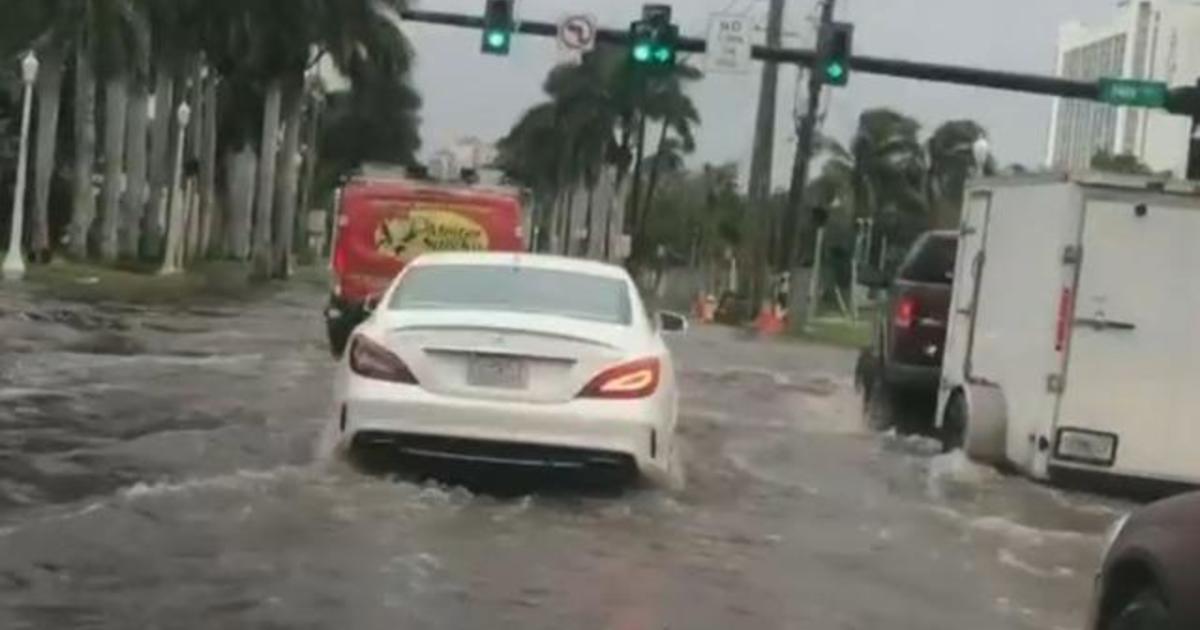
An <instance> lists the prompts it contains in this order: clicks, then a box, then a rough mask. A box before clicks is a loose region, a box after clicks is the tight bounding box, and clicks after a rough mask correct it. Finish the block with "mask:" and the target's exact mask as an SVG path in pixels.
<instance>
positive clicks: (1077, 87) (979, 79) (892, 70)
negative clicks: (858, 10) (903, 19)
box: [400, 9, 1200, 114]
mask: <svg viewBox="0 0 1200 630" xmlns="http://www.w3.org/2000/svg"><path fill="white" fill-rule="evenodd" d="M400 15H401V18H402V19H404V20H406V21H410V22H423V23H427V24H440V25H443V26H456V27H461V28H476V29H478V28H483V19H482V18H480V17H478V16H470V15H462V14H457V13H447V12H443V11H422V10H415V9H412V10H406V11H402V12H401V14H400ZM515 30H516V32H518V33H524V34H526V35H540V36H544V37H555V36H557V34H558V25H557V24H553V23H550V22H537V21H523V20H517V25H516V29H515ZM596 40H597V41H598V42H600V43H606V44H618V45H626V44H628V43H629V32H628V31H626V30H616V29H605V28H602V29H599V30H598V31H597V33H596ZM677 49H678V50H679V51H680V52H691V53H704V52H705V51H706V50H707V44H706V42H705V41H704V40H702V39H697V38H694V37H680V38H679V40H678V46H677ZM752 55H753V57H754V58H755V59H758V60H760V61H774V62H777V63H794V64H800V65H803V66H807V67H810V68H811V67H812V66H813V65H814V64H815V63H816V61H817V53H816V51H814V50H812V49H805V48H770V47H767V46H755V47H754V48H753V51H752ZM849 65H850V68H851V69H852V70H853V71H854V72H865V73H867V74H878V75H883V76H891V77H901V78H907V79H921V80H925V81H937V82H941V83H952V84H955V85H970V86H975V87H986V88H995V89H998V90H1008V91H1015V92H1025V93H1028V94H1043V95H1047V96H1060V97H1064V98H1078V99H1085V100H1092V101H1095V100H1099V96H1100V87H1099V84H1098V83H1095V82H1088V81H1076V80H1073V79H1063V78H1060V77H1051V76H1045V75H1035V74H1022V73H1018V72H1005V71H999V70H985V69H982V68H970V67H966V66H951V65H944V64H934V63H924V62H919V61H905V60H901V59H887V58H883V57H866V56H853V57H851V58H850V64H849ZM1195 89H1196V88H1177V89H1175V90H1172V98H1171V99H1170V100H1169V101H1168V105H1167V110H1168V111H1170V112H1172V113H1178V114H1191V113H1192V112H1193V111H1196V109H1195V108H1196V107H1200V98H1194V97H1190V93H1184V92H1181V90H1192V91H1194V90H1195Z"/></svg>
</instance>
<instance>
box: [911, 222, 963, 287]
mask: <svg viewBox="0 0 1200 630" xmlns="http://www.w3.org/2000/svg"><path fill="white" fill-rule="evenodd" d="M957 254H958V239H957V238H955V237H953V236H938V235H933V234H926V235H924V236H922V237H921V238H919V239H917V242H916V243H915V244H913V246H912V249H911V250H909V252H908V256H905V258H904V262H903V263H901V264H900V272H899V274H898V275H899V277H900V279H901V280H907V281H909V282H925V283H932V284H950V283H952V282H954V258H955V256H956V255H957Z"/></svg>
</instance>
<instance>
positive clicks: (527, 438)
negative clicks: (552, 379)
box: [341, 376, 674, 474]
mask: <svg viewBox="0 0 1200 630" xmlns="http://www.w3.org/2000/svg"><path fill="white" fill-rule="evenodd" d="M344 389H345V395H344V396H343V397H342V400H341V403H342V405H343V408H344V409H345V426H344V428H343V430H342V434H341V444H342V446H343V448H351V447H353V446H356V445H360V444H362V443H363V441H376V442H377V441H380V440H383V441H393V442H395V443H396V444H398V445H399V446H400V447H402V449H403V448H408V447H405V446H404V444H405V443H406V442H407V443H408V444H410V445H415V446H411V449H410V450H422V451H426V452H425V453H414V454H417V455H427V456H432V457H440V458H453V456H454V455H455V454H459V455H461V459H463V460H466V461H472V460H475V461H484V460H499V461H494V462H492V463H505V461H503V460H511V461H509V462H508V463H512V464H515V465H530V464H531V463H532V462H534V461H536V460H539V459H540V460H543V461H544V462H545V463H546V464H547V465H550V466H558V465H561V466H563V467H565V466H568V465H571V463H572V462H578V461H585V462H597V463H601V462H603V463H610V464H611V463H614V462H618V460H619V461H624V462H631V463H632V465H633V466H635V467H636V469H637V470H638V471H639V472H642V473H647V474H655V473H659V472H663V471H665V470H666V467H667V462H668V461H669V457H670V452H671V447H672V444H673V431H674V421H673V419H670V418H667V417H666V414H663V413H661V412H660V411H659V409H660V408H662V407H663V405H661V404H660V403H658V402H657V401H655V399H653V398H651V399H647V400H644V401H600V400H573V401H570V402H567V403H561V404H540V403H524V402H509V401H494V400H477V399H464V398H457V397H448V396H441V395H438V394H434V393H431V392H428V391H426V390H424V389H422V388H421V387H418V386H411V385H398V384H393V383H384V382H380V381H372V380H369V379H363V378H360V377H357V376H347V377H346V387H345V388H344ZM555 451H557V453H556V452H555Z"/></svg>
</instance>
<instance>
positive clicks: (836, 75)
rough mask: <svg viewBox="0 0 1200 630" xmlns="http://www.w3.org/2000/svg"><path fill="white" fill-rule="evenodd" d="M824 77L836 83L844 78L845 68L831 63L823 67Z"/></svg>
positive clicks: (834, 62)
mask: <svg viewBox="0 0 1200 630" xmlns="http://www.w3.org/2000/svg"><path fill="white" fill-rule="evenodd" d="M825 76H827V77H829V78H830V79H832V80H834V81H836V80H838V79H841V78H842V77H844V76H846V66H843V65H842V64H840V63H838V62H836V61H833V62H830V63H828V64H826V65H825Z"/></svg>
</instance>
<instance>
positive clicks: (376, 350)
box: [350, 335, 417, 385]
mask: <svg viewBox="0 0 1200 630" xmlns="http://www.w3.org/2000/svg"><path fill="white" fill-rule="evenodd" d="M352 344H353V345H351V346H350V369H351V370H352V371H353V372H354V373H355V374H357V375H359V376H364V377H366V378H373V379H376V380H380V381H388V382H391V383H404V384H407V385H416V384H417V378H416V377H415V376H413V373H412V371H411V370H409V369H408V366H407V365H405V364H404V361H401V360H400V357H398V356H396V355H395V354H393V353H392V351H390V350H388V349H387V348H384V347H383V346H381V345H379V344H377V343H375V342H374V341H371V340H370V339H367V338H366V337H364V336H362V335H359V336H357V337H355V338H354V341H353V342H352Z"/></svg>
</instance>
